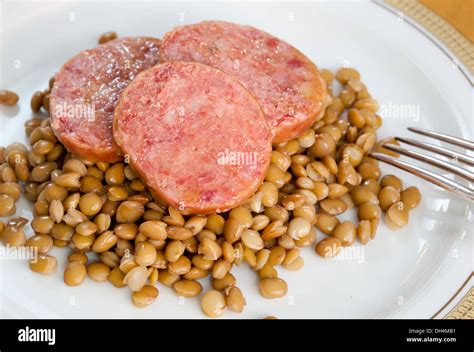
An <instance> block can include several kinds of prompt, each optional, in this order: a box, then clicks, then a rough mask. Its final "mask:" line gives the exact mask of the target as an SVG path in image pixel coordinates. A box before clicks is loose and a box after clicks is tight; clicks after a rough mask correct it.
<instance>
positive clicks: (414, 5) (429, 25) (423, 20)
mask: <svg viewBox="0 0 474 352" xmlns="http://www.w3.org/2000/svg"><path fill="white" fill-rule="evenodd" d="M384 2H385V3H386V4H388V5H390V6H391V7H393V8H395V9H397V10H399V11H400V12H401V13H403V14H404V15H406V16H408V17H410V18H411V19H413V20H414V21H415V22H417V23H418V24H420V25H422V26H423V27H424V28H425V29H426V30H427V31H428V32H429V33H431V34H432V35H433V36H435V37H436V38H437V39H438V40H439V41H440V42H441V43H442V44H444V45H445V46H446V48H447V49H448V50H449V51H451V53H452V54H453V55H454V56H455V58H456V60H457V61H458V62H461V63H462V64H463V65H464V66H465V67H466V69H468V70H469V72H470V74H471V75H474V44H473V43H472V42H471V41H470V40H469V39H468V38H467V37H465V36H464V35H463V34H462V33H461V32H459V31H458V30H457V29H456V28H455V27H454V26H452V25H451V24H449V23H448V22H447V21H446V20H444V19H443V18H442V17H440V16H438V15H437V14H436V13H434V12H433V11H431V10H430V9H429V8H428V7H426V6H424V5H423V4H421V3H420V2H419V1H418V0H384Z"/></svg>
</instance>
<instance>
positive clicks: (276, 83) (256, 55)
mask: <svg viewBox="0 0 474 352" xmlns="http://www.w3.org/2000/svg"><path fill="white" fill-rule="evenodd" d="M161 55H162V57H163V59H164V60H165V61H168V60H181V61H196V62H200V63H203V64H206V65H210V66H214V67H217V68H219V69H221V70H223V71H224V72H226V73H228V74H230V75H231V76H233V77H235V78H236V79H237V80H239V81H240V82H241V83H242V84H243V85H244V86H245V87H247V88H248V89H249V90H250V91H251V92H252V93H253V94H254V95H255V97H256V98H257V100H258V102H259V103H260V105H261V106H262V109H263V111H264V113H265V115H266V117H267V119H268V122H269V125H270V127H271V128H272V132H273V135H274V137H273V142H274V143H280V142H286V141H288V140H290V139H293V138H296V137H298V136H300V135H301V134H302V133H303V132H304V131H305V130H307V129H308V128H310V127H311V125H312V124H313V123H314V122H315V121H316V120H317V119H320V118H322V116H323V114H324V110H325V107H326V103H327V100H328V95H327V89H326V85H325V83H324V81H323V79H322V77H321V74H320V72H319V70H318V68H317V67H316V66H315V65H314V64H313V63H312V62H311V61H310V60H309V59H308V58H307V57H306V56H305V55H303V54H302V53H301V52H299V51H298V50H297V49H295V48H294V47H292V46H291V45H289V44H288V43H286V42H284V41H282V40H280V39H278V38H276V37H274V36H272V35H270V34H268V33H265V32H263V31H261V30H258V29H256V28H253V27H250V26H241V25H238V24H233V23H228V22H218V21H217V22H216V21H205V22H201V23H198V24H194V25H186V26H180V27H176V28H175V29H174V30H172V31H171V32H169V33H167V34H166V35H165V36H164V38H163V47H162V51H161Z"/></svg>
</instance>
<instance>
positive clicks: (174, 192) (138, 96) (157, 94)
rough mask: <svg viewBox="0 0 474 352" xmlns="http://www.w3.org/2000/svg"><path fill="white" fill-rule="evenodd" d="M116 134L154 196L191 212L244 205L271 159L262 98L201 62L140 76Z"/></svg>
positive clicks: (119, 111) (128, 93) (123, 101)
mask: <svg viewBox="0 0 474 352" xmlns="http://www.w3.org/2000/svg"><path fill="white" fill-rule="evenodd" d="M113 131H114V137H115V140H116V142H117V143H118V145H119V146H120V148H121V149H122V151H123V153H124V155H125V160H126V161H128V162H130V163H131V165H132V166H133V167H134V169H135V171H136V172H137V173H138V174H139V175H140V177H141V178H142V179H143V180H144V181H145V183H146V184H147V186H148V188H149V189H150V191H151V192H152V193H153V195H154V196H156V197H158V198H160V199H162V200H164V201H165V202H167V203H168V204H170V205H172V206H174V207H176V208H178V209H179V210H180V211H181V212H182V213H184V214H191V213H200V214H206V213H212V212H222V211H226V210H228V209H231V208H233V207H235V206H237V205H239V204H241V203H242V202H243V201H245V200H247V198H248V197H249V196H251V195H252V194H253V193H254V192H255V190H256V189H257V187H258V186H259V185H260V184H261V182H262V180H263V178H264V176H265V172H266V170H267V168H268V165H269V163H270V156H271V132H270V129H269V127H268V124H267V122H266V119H265V116H264V114H263V112H262V110H261V108H260V106H259V104H258V102H257V101H256V99H255V98H254V97H253V95H252V94H251V93H250V92H249V91H248V90H247V89H245V88H244V87H243V86H242V85H241V84H240V83H239V82H238V81H236V80H235V79H233V78H232V77H230V76H228V75H227V74H225V73H224V72H222V71H221V70H218V69H216V68H213V67H210V66H205V65H201V64H198V63H193V62H170V63H164V64H161V65H157V66H155V67H153V68H151V69H149V70H147V71H145V72H142V73H140V74H139V75H138V76H137V78H136V79H135V80H133V81H132V82H131V83H130V85H129V86H128V87H127V88H126V89H125V90H124V91H123V92H122V95H121V97H120V100H119V103H118V104H117V107H116V109H115V118H114V125H113Z"/></svg>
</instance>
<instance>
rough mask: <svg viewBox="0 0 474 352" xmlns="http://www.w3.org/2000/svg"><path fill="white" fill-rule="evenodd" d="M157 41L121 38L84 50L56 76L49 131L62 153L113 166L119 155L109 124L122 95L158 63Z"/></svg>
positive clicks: (140, 38)
mask: <svg viewBox="0 0 474 352" xmlns="http://www.w3.org/2000/svg"><path fill="white" fill-rule="evenodd" d="M160 48H161V41H160V40H159V39H154V38H147V37H129V38H120V39H116V40H112V41H109V42H107V43H105V44H102V45H99V46H98V47H97V48H94V49H91V50H85V51H82V52H80V53H79V54H78V55H76V56H74V57H73V58H72V59H70V60H69V61H67V62H66V63H65V64H64V66H63V67H62V68H61V70H60V71H59V72H58V74H57V75H56V80H55V83H54V86H53V89H52V92H51V95H50V111H51V122H52V124H51V126H52V128H53V130H54V131H55V133H56V135H57V136H58V138H59V140H60V141H61V142H62V143H63V144H64V145H65V146H66V148H67V149H68V150H69V151H71V152H73V153H76V154H78V155H79V156H81V157H83V158H86V159H88V160H91V161H106V162H115V161H118V160H120V159H121V158H122V157H121V156H120V151H119V149H118V148H117V146H116V145H115V143H114V141H113V137H112V120H113V113H114V108H115V104H116V103H117V100H118V98H119V95H120V92H121V91H122V90H123V89H124V88H125V87H126V86H127V85H128V83H129V82H130V81H131V80H132V79H134V78H135V76H136V75H137V74H138V73H139V72H141V71H143V70H144V69H147V68H150V67H151V66H153V65H155V64H157V63H158V62H159V60H160V59H159V56H160V55H159V52H160Z"/></svg>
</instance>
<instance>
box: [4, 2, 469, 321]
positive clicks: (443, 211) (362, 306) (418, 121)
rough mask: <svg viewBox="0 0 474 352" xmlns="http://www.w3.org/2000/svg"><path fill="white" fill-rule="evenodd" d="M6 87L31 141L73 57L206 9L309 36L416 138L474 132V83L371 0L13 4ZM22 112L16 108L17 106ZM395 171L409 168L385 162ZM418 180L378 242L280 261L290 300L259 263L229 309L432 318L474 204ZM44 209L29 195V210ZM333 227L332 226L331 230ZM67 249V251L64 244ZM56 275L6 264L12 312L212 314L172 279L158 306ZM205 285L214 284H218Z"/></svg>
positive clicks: (460, 264)
mask: <svg viewBox="0 0 474 352" xmlns="http://www.w3.org/2000/svg"><path fill="white" fill-rule="evenodd" d="M1 6H2V8H1V14H2V17H1V19H2V34H1V38H2V39H1V60H2V61H1V69H2V76H1V81H0V82H1V88H8V89H11V90H13V91H15V92H17V93H19V95H20V96H21V101H20V105H19V111H15V110H16V109H14V108H12V109H3V111H2V115H1V118H0V127H1V134H0V138H1V141H0V144H1V145H7V144H8V143H10V142H14V141H26V139H25V136H24V131H23V123H24V121H25V120H27V119H28V118H30V117H31V112H30V110H29V97H30V96H31V94H32V93H33V92H34V91H36V90H39V89H44V87H46V85H47V81H48V79H49V77H50V76H51V75H53V74H54V73H55V72H56V71H57V70H58V68H59V67H60V66H61V65H62V63H63V62H64V61H65V60H66V59H68V58H69V57H71V56H73V55H74V54H76V53H77V52H78V51H80V50H82V49H85V48H90V47H93V46H95V45H96V40H97V37H98V35H99V34H101V33H103V32H105V31H108V30H115V31H117V32H118V33H119V34H120V35H149V36H156V37H161V36H162V35H163V34H164V33H165V32H166V31H168V30H170V29H171V28H172V27H174V26H175V25H178V24H183V23H194V22H198V21H201V20H206V19H221V20H228V21H234V22H238V23H242V24H250V25H253V26H256V27H258V28H261V29H263V30H266V31H268V32H270V33H273V34H274V35H276V36H278V37H281V38H283V39H285V40H287V41H288V42H290V43H292V44H293V45H295V46H296V47H297V48H299V49H300V50H301V51H303V52H304V53H305V54H307V55H308V56H309V57H310V58H311V59H313V60H314V61H315V62H316V63H317V64H318V66H320V67H328V68H331V69H335V68H337V67H340V66H342V65H349V66H354V67H356V68H358V69H359V70H360V72H361V73H362V76H363V80H364V81H365V82H366V83H367V85H368V87H369V88H370V91H371V92H372V94H373V95H374V96H375V97H376V98H377V99H378V100H379V102H380V103H381V104H382V106H384V107H385V112H383V113H382V115H384V116H383V117H384V126H383V128H382V129H381V137H386V136H392V135H407V134H408V132H407V131H406V129H405V128H406V127H407V126H420V127H426V128H430V129H435V130H438V131H442V132H445V133H451V134H454V135H458V136H462V137H465V138H472V135H471V133H472V130H473V129H472V90H471V87H470V85H469V83H468V81H467V80H466V78H465V77H463V76H462V75H461V73H460V72H459V70H457V69H456V67H453V64H452V62H451V61H450V59H449V58H448V57H447V56H446V55H445V54H444V53H443V52H441V51H440V50H439V48H438V47H437V46H436V45H434V43H433V42H432V41H430V40H428V39H427V38H426V37H425V36H423V35H422V34H421V33H420V32H419V31H417V30H415V29H414V28H413V27H412V26H410V25H408V24H407V23H405V22H404V21H400V19H399V18H398V17H397V16H395V15H394V14H392V13H390V12H388V11H386V10H385V9H383V8H382V7H380V6H379V5H377V4H374V3H368V2H363V3H360V2H352V1H350V2H336V3H334V2H318V3H299V4H294V3H286V4H275V3H267V2H266V3H257V4H253V3H248V2H242V3H240V2H230V3H225V4H223V3H203V2H199V3H197V2H192V3H185V2H179V3H163V2H160V3H157V2H153V3H151V2H146V3H135V2H120V3H108V2H97V1H92V2H87V3H84V2H83V3H77V2H76V3H74V2H56V3H49V2H48V3H46V2H39V3H38V2H34V3H33V2H24V1H21V2H16V1H15V2H2V3H1ZM390 106H391V107H397V106H398V107H407V106H412V107H414V108H415V112H416V111H417V110H416V109H419V112H420V113H419V115H416V114H415V115H413V116H412V117H396V116H395V115H396V114H395V113H394V110H390V109H389V107H390ZM13 115H14V116H13ZM383 171H384V173H398V174H400V173H401V172H400V171H396V170H395V169H392V168H390V167H388V166H385V165H384V166H383ZM402 176H403V179H404V180H405V182H406V184H409V185H416V186H418V187H419V188H420V189H421V190H422V193H423V202H422V204H421V205H420V206H419V207H418V208H417V209H415V210H414V211H412V212H411V213H410V223H409V225H408V226H407V227H405V228H404V229H403V230H401V231H398V232H391V231H389V230H388V229H387V228H386V227H385V226H384V225H382V226H381V227H380V228H379V231H378V234H377V238H376V240H375V241H372V242H370V243H369V244H368V245H367V246H365V247H361V246H359V245H358V244H356V245H355V247H354V248H356V251H354V252H352V253H347V252H345V253H346V254H352V258H351V257H350V255H346V257H345V259H341V260H332V261H329V260H323V259H321V258H320V257H318V256H316V255H315V254H314V251H313V248H306V249H304V250H303V255H304V259H305V266H304V268H303V269H302V270H301V271H299V272H288V271H285V270H284V269H281V270H279V271H280V276H281V277H283V278H284V279H285V280H286V281H287V282H288V285H289V292H288V295H287V296H286V297H284V298H282V299H277V300H266V299H264V298H262V297H261V296H260V295H259V293H258V289H257V278H256V275H255V274H254V273H252V272H251V271H250V270H249V269H248V268H247V267H240V268H237V270H235V275H236V276H237V278H238V285H239V286H240V287H241V289H242V290H243V292H244V293H245V296H246V298H247V307H246V309H245V311H244V312H243V313H242V314H236V313H233V312H230V311H229V312H226V313H225V314H224V315H223V317H224V318H238V317H245V318H261V317H264V316H267V315H275V316H277V317H279V318H389V317H403V318H406V317H408V318H430V317H432V316H433V315H434V314H435V313H436V312H437V311H438V310H439V309H440V308H441V307H442V306H443V305H444V304H445V303H446V302H447V301H448V300H449V299H450V298H451V296H452V295H453V293H454V292H455V291H456V290H457V289H458V288H459V287H460V286H461V284H462V283H463V282H464V281H465V279H466V278H467V277H468V276H469V275H470V273H471V272H472V229H473V226H472V208H470V205H469V204H468V203H466V202H464V201H462V200H460V199H458V198H455V197H453V196H452V195H450V194H448V193H446V192H444V191H441V190H440V189H437V188H435V187H433V186H431V185H429V184H426V183H424V182H423V181H420V180H419V179H416V178H414V177H411V176H410V175H408V174H403V175H402ZM30 210H31V206H30V205H29V204H28V203H27V202H26V201H21V202H20V203H19V212H18V213H19V214H20V215H26V216H30V214H31V213H30ZM319 236H321V235H319ZM54 253H55V254H58V257H59V258H64V257H65V251H64V250H58V249H55V250H54ZM60 264H61V266H60V269H59V270H58V273H57V274H56V275H52V276H47V277H45V276H40V275H37V274H34V273H32V272H30V270H29V269H28V264H27V263H26V262H25V261H20V260H12V259H10V260H7V259H6V258H4V257H3V258H2V260H1V261H0V294H1V300H0V315H1V316H2V317H4V318H6V317H13V318H27V317H32V318H99V317H100V318H202V317H203V314H202V313H201V312H200V309H199V300H198V299H185V300H183V299H179V298H178V297H177V296H176V295H175V294H174V293H172V292H171V290H170V289H168V288H165V287H162V286H160V298H159V299H158V300H157V301H156V302H155V303H154V304H153V305H152V306H151V307H149V308H147V309H137V308H135V307H134V306H133V305H132V304H131V302H130V294H129V291H128V289H126V288H124V289H121V290H119V289H116V288H114V287H112V285H110V283H100V284H99V283H95V282H92V281H91V280H87V281H86V282H85V283H84V284H83V285H82V286H80V287H76V288H71V287H67V286H65V285H64V284H63V283H62V268H63V267H64V259H61V261H60ZM203 281H206V283H205V286H208V283H207V280H203Z"/></svg>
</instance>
